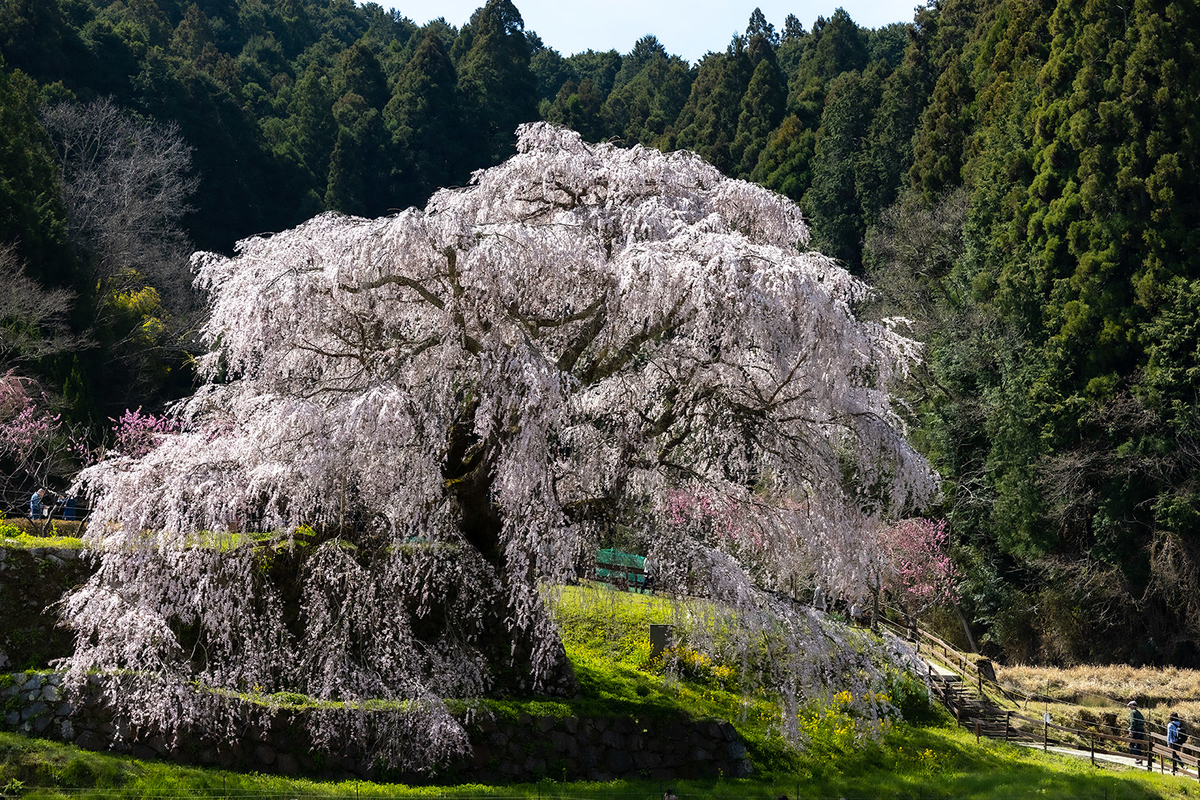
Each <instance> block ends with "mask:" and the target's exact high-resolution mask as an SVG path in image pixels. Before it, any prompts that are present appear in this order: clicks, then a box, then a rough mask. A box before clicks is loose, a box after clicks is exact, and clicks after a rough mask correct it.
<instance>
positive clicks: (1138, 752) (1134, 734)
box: [1129, 700, 1146, 766]
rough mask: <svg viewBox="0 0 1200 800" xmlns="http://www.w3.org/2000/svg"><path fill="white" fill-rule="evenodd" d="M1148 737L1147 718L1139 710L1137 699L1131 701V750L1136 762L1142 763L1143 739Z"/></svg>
mask: <svg viewBox="0 0 1200 800" xmlns="http://www.w3.org/2000/svg"><path fill="white" fill-rule="evenodd" d="M1145 738H1146V718H1145V717H1143V716H1142V712H1141V711H1139V710H1138V704H1137V700H1130V701H1129V740H1130V741H1129V752H1131V753H1133V757H1134V758H1135V759H1136V760H1135V761H1134V763H1135V764H1138V765H1139V766H1140V765H1141V763H1142V740H1143V739H1145Z"/></svg>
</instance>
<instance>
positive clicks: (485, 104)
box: [458, 0, 537, 167]
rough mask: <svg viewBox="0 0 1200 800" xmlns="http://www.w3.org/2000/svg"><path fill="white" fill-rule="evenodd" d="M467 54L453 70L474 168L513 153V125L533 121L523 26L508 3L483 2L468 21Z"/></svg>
mask: <svg viewBox="0 0 1200 800" xmlns="http://www.w3.org/2000/svg"><path fill="white" fill-rule="evenodd" d="M472 28H473V29H474V36H473V39H472V42H471V49H470V50H469V51H468V52H467V53H466V55H465V56H463V60H462V64H461V65H460V67H459V70H458V85H459V91H460V93H461V95H462V99H463V104H464V108H465V109H466V114H465V119H466V123H467V129H468V130H470V131H471V132H472V133H473V135H474V140H473V141H472V142H471V145H470V148H469V161H470V163H471V165H472V166H473V167H482V166H485V165H490V164H496V163H499V162H500V161H501V160H502V159H504V158H505V157H507V156H508V155H510V154H511V153H512V151H513V147H514V142H515V133H516V129H517V125H519V124H520V123H522V122H529V121H530V120H533V119H536V118H537V80H536V78H534V75H533V72H532V71H531V70H530V68H529V58H530V47H529V40H528V39H527V38H526V36H525V23H524V21H523V20H522V19H521V14H520V12H519V11H517V9H516V7H515V6H514V5H513V4H512V3H511V2H510V0H488V3H487V5H485V6H484V7H483V9H482V10H481V12H480V13H479V16H478V19H477V20H476V21H473V22H472Z"/></svg>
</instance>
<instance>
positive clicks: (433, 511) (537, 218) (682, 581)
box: [65, 123, 935, 766]
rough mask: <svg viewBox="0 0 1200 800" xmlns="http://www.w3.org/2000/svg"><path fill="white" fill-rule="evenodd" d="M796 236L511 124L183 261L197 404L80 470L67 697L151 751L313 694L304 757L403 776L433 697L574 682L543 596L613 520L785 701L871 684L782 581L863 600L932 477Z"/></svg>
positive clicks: (623, 153) (755, 212)
mask: <svg viewBox="0 0 1200 800" xmlns="http://www.w3.org/2000/svg"><path fill="white" fill-rule="evenodd" d="M807 242H808V230H807V229H806V227H805V224H804V222H803V221H802V219H801V215H800V212H799V210H798V209H797V208H796V206H795V205H794V204H792V203H791V202H789V201H788V200H786V199H785V198H783V197H781V196H779V195H777V194H774V193H772V192H770V191H767V190H765V189H763V188H761V187H758V186H755V185H753V184H750V183H746V182H742V181H736V180H730V179H727V178H725V177H723V176H722V175H721V174H720V173H719V172H718V171H717V170H716V169H714V168H713V167H711V166H709V165H707V164H705V163H703V162H702V161H701V160H700V159H699V158H698V157H697V156H695V155H694V154H691V153H686V152H677V153H672V154H662V153H659V152H657V151H654V150H648V149H644V148H642V147H634V148H632V149H620V148H617V147H614V146H611V145H607V144H601V145H593V144H587V143H585V142H583V141H582V140H581V139H580V138H579V136H578V135H577V134H575V133H572V132H570V131H565V130H560V129H556V128H553V127H551V126H549V125H546V124H542V123H538V124H531V125H526V126H522V128H521V129H520V130H519V146H518V153H517V155H515V156H514V157H512V158H511V159H509V160H508V161H507V162H505V163H503V164H501V165H499V166H497V167H493V168H491V169H488V170H483V171H480V172H477V173H476V174H475V175H474V176H473V179H472V181H471V183H470V185H469V186H467V187H466V188H463V189H456V190H444V191H441V192H439V193H437V194H436V195H434V197H433V198H432V199H431V200H430V201H429V204H428V206H427V207H426V208H425V209H424V210H416V209H410V210H408V211H405V212H403V213H400V214H397V215H395V216H391V217H387V218H383V219H377V220H368V219H360V218H353V217H345V216H340V215H335V214H325V215H322V216H319V217H316V218H315V219H312V220H310V221H309V222H307V223H305V224H303V225H301V226H299V227H298V228H296V229H294V230H290V231H287V232H283V233H278V234H275V235H272V236H263V237H256V238H252V239H248V240H245V241H243V242H241V243H240V244H239V246H238V249H237V254H236V255H235V256H234V257H232V258H226V257H222V256H218V255H213V254H200V255H197V256H196V257H195V258H194V266H195V269H196V271H197V274H198V279H197V281H198V285H199V286H200V288H201V289H203V290H205V291H207V293H208V297H209V307H210V313H211V316H210V321H209V323H208V325H207V327H206V329H205V336H206V339H207V342H208V343H209V345H210V346H211V351H210V352H209V353H208V354H207V355H206V356H204V357H203V358H202V359H201V360H200V371H201V374H202V376H203V377H204V378H205V380H206V383H205V385H204V386H203V387H202V388H201V389H200V390H199V391H198V392H197V393H196V394H195V395H194V396H193V397H192V398H191V399H189V400H188V401H186V402H185V403H183V404H182V405H181V407H180V409H179V410H178V422H179V424H180V426H181V427H180V429H179V430H178V431H177V432H171V433H166V434H162V435H160V436H159V437H158V440H159V441H158V444H157V446H156V447H155V448H154V449H152V450H150V452H148V453H146V454H144V455H141V456H140V457H137V458H133V457H130V456H127V455H120V454H117V455H114V456H113V457H110V458H108V459H106V460H104V461H103V462H101V463H99V464H98V465H96V466H94V467H91V468H89V469H88V470H86V471H85V472H84V473H83V474H82V476H81V482H82V483H83V484H84V485H85V486H86V487H87V489H88V491H89V492H90V495H91V498H92V505H93V509H94V510H93V517H92V519H93V522H92V524H91V526H90V533H89V534H88V535H89V536H90V537H91V539H92V541H93V543H94V544H95V545H97V546H98V547H99V548H100V549H101V550H102V552H103V562H102V566H101V567H100V569H99V571H98V572H97V573H96V575H95V577H94V578H93V579H92V580H91V582H90V583H88V584H87V585H86V586H85V587H83V588H81V589H80V590H78V591H77V592H75V594H74V595H73V596H71V597H70V598H69V599H68V600H67V601H66V603H65V612H66V613H65V616H66V618H67V619H68V621H69V624H70V625H72V626H73V627H74V629H75V631H76V633H77V651H76V653H75V655H74V656H73V658H72V659H70V662H69V667H70V670H71V674H72V675H73V676H74V677H75V680H76V681H77V682H78V681H81V680H83V676H84V675H85V673H88V672H91V673H92V674H100V675H104V676H108V677H106V678H103V679H102V682H103V683H104V688H105V690H106V691H107V692H108V695H109V699H110V702H112V703H113V704H114V706H115V707H116V708H117V709H118V710H120V711H121V713H123V714H126V715H127V716H128V717H129V718H130V719H131V720H132V722H133V723H134V724H135V725H140V726H157V727H159V728H163V729H167V730H178V729H179V727H180V726H181V725H190V724H199V723H202V724H204V725H207V726H209V727H210V728H211V727H213V726H217V727H216V729H218V730H219V729H220V727H219V726H220V724H221V723H222V721H224V723H225V724H226V725H227V726H229V729H230V730H232V727H233V725H234V721H233V719H232V717H231V716H229V713H230V712H228V711H226V710H224V709H226V708H227V707H228V703H227V702H225V701H226V699H227V698H228V696H229V695H231V694H235V693H241V692H247V691H251V690H253V691H255V692H259V693H261V694H264V695H270V694H271V693H274V692H282V691H288V692H303V693H305V694H307V695H309V696H310V697H313V698H316V699H321V700H329V701H338V702H337V703H336V704H333V703H330V705H329V709H328V710H326V711H318V712H314V713H313V714H311V715H310V716H311V718H312V720H311V727H312V730H313V736H314V739H315V741H316V742H317V743H318V744H321V743H326V744H333V743H335V742H338V741H342V740H344V739H350V740H354V741H357V742H359V743H360V744H361V745H362V746H363V747H367V748H373V751H374V752H375V753H376V755H378V756H379V757H382V758H385V759H387V760H389V761H390V762H391V763H394V764H400V765H407V766H413V765H420V764H425V763H430V762H431V761H432V760H435V759H444V758H446V757H449V756H453V755H454V754H456V753H461V752H463V751H464V749H465V748H466V747H467V743H466V739H465V734H464V732H463V728H462V724H461V721H460V720H459V718H458V717H456V716H454V715H451V714H450V713H448V712H447V711H446V708H445V706H444V705H443V704H442V698H446V697H467V696H474V695H478V694H480V693H483V692H488V691H496V690H512V691H521V690H525V691H560V692H564V691H565V692H570V691H572V690H573V684H572V676H571V674H570V668H569V666H568V665H567V664H566V662H565V658H564V655H563V650H562V647H561V645H560V643H559V640H558V637H557V634H556V631H555V629H554V625H553V622H552V620H551V619H550V618H549V616H548V615H547V613H546V611H545V605H544V598H543V596H542V592H543V591H545V589H544V587H549V586H554V585H558V584H561V583H562V582H564V581H566V580H568V579H569V578H571V577H572V576H573V575H574V574H575V570H576V568H577V567H578V566H579V565H580V563H581V559H582V561H583V562H584V563H586V562H587V561H588V559H589V557H590V555H591V554H593V553H594V548H595V546H596V544H597V543H598V542H602V541H604V537H605V536H607V535H609V534H610V533H611V532H612V531H613V530H615V529H617V528H619V529H620V530H622V531H625V532H627V534H628V535H631V536H634V537H635V538H637V539H638V541H639V542H641V546H642V547H645V548H646V551H647V552H649V553H650V556H651V558H652V559H653V560H654V563H656V564H657V565H658V566H659V575H660V580H661V581H662V583H663V584H665V585H670V584H672V583H675V584H676V585H678V586H684V585H687V586H688V587H690V589H691V591H693V592H700V593H703V594H705V595H706V596H707V597H708V598H709V599H710V600H711V601H713V602H714V603H718V604H721V605H722V606H723V607H734V608H737V609H739V614H737V615H736V616H737V620H738V624H739V625H744V626H750V627H754V626H758V630H765V629H768V628H769V629H770V630H771V631H772V634H771V641H772V642H773V644H772V645H771V646H772V647H773V648H775V650H774V651H773V652H772V654H771V657H770V658H769V659H768V661H769V662H770V664H769V665H762V664H760V665H759V666H760V667H761V669H760V670H759V672H760V673H761V674H762V675H763V676H764V677H763V681H764V684H766V685H769V686H770V687H771V688H772V689H774V690H775V691H776V692H777V693H778V694H779V696H780V697H782V698H783V699H784V700H785V703H793V704H794V703H795V702H799V700H798V699H797V698H803V697H811V696H813V693H817V692H821V691H828V690H829V688H830V687H831V686H832V685H833V684H836V683H837V682H838V681H839V680H841V681H843V682H849V683H853V682H855V681H857V682H865V683H869V681H870V675H878V673H877V672H874V673H873V672H871V669H870V665H869V664H863V663H859V662H858V661H854V659H861V656H858V655H854V654H853V652H852V651H853V648H846V647H842V646H841V645H842V644H844V642H841V641H840V640H839V639H838V635H837V634H830V633H829V632H828V630H826V629H824V628H823V627H822V625H821V624H820V623H819V621H818V620H816V619H815V618H814V617H813V616H812V615H811V614H810V612H808V611H807V610H806V609H803V608H799V607H797V606H795V604H793V603H791V602H790V601H788V600H787V598H786V597H784V595H783V593H782V592H780V591H778V590H781V589H786V588H788V587H791V586H795V585H798V582H800V581H811V580H812V579H813V576H814V575H815V576H817V579H818V580H819V581H820V582H821V583H822V585H824V586H826V587H830V588H833V589H834V590H838V591H844V592H847V593H861V592H862V591H863V590H864V587H865V582H866V576H867V574H868V572H869V570H870V568H871V565H872V564H873V563H875V559H876V557H877V555H878V550H877V544H876V541H875V537H874V534H873V533H872V532H873V531H876V530H878V529H879V525H880V520H881V519H883V518H884V517H886V516H889V515H898V514H900V513H902V512H903V510H905V509H908V508H910V507H912V506H919V505H921V504H922V503H923V502H924V501H925V500H927V499H928V498H929V496H930V495H931V493H932V492H933V491H934V490H935V482H934V479H933V478H934V476H933V475H932V474H931V471H930V469H929V467H928V466H927V464H926V463H925V461H924V460H923V459H921V458H920V457H919V456H918V455H917V454H916V453H915V452H914V451H913V450H912V449H911V448H910V447H909V445H908V444H907V443H906V442H905V440H904V437H903V435H902V430H901V423H900V421H899V419H898V417H897V416H896V415H895V414H894V413H893V410H892V406H891V401H890V398H889V395H888V386H889V383H890V382H891V381H892V380H893V378H894V377H896V376H897V375H898V374H901V373H903V372H904V371H905V370H906V369H907V368H908V366H909V364H910V363H911V362H912V361H913V360H914V359H915V358H916V355H917V354H916V350H915V345H914V343H913V342H911V341H909V340H907V339H905V338H903V337H902V336H900V335H898V334H897V333H895V332H894V331H893V330H891V329H890V328H889V327H888V326H887V325H881V324H876V323H869V322H861V321H859V320H857V319H856V318H855V316H854V314H853V310H852V309H853V306H854V304H855V303H856V302H857V301H859V300H861V299H863V298H864V296H865V295H866V293H867V287H866V286H865V285H864V284H863V283H861V282H860V281H858V280H857V279H855V278H853V277H852V276H851V275H850V274H849V273H847V272H846V271H845V270H844V269H842V268H841V267H839V266H838V265H837V264H836V263H835V262H833V261H832V260H830V259H828V258H826V257H824V256H822V255H820V254H818V253H815V252H812V251H809V250H807V249H806V243H807ZM297 554H299V555H297ZM280 559H283V560H285V561H287V560H289V559H290V561H288V563H294V565H295V574H296V577H295V582H296V588H295V589H294V595H293V596H295V597H298V598H299V601H298V608H299V611H298V613H293V612H289V610H288V609H289V607H290V606H287V604H285V603H284V600H283V594H284V592H283V590H282V589H280V588H279V585H278V582H277V581H276V582H273V581H272V579H270V577H269V576H270V573H271V569H272V568H273V567H272V566H271V565H273V564H276V563H277V562H278V561H279V560H280ZM268 562H269V563H268ZM264 564H266V566H265V567H264ZM264 576H266V577H264ZM761 640H762V637H759V639H758V640H756V641H759V643H760V644H761ZM697 646H700V644H697ZM713 646H717V645H716V644H714V645H713ZM756 646H757V645H756ZM839 676H840V677H839ZM864 676H865V677H864ZM93 680H94V681H95V680H96V679H95V678H94V679H93ZM868 688H869V687H867V686H865V685H864V686H863V689H864V691H862V692H856V693H855V697H856V698H857V697H862V698H867V697H874V695H872V694H871V692H870V691H867V689H868ZM372 699H376V700H378V699H383V700H392V701H395V703H396V705H395V709H396V710H395V712H394V713H391V714H381V713H367V711H366V705H365V704H366V701H367V700H372ZM863 702H864V703H868V704H869V703H870V702H874V701H868V700H866V699H864V700H863ZM789 708H790V709H791V711H792V712H794V705H792V706H789ZM867 710H868V711H870V710H871V709H867ZM788 717H789V713H786V712H785V714H784V720H783V727H784V729H785V731H787V732H790V733H791V734H792V735H793V736H794V735H796V729H795V713H790V718H791V723H790V724H789V722H788Z"/></svg>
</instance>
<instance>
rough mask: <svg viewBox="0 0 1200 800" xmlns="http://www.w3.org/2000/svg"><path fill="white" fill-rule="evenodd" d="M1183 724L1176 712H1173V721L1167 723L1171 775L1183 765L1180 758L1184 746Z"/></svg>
mask: <svg viewBox="0 0 1200 800" xmlns="http://www.w3.org/2000/svg"><path fill="white" fill-rule="evenodd" d="M1182 733H1183V723H1182V722H1180V721H1179V715H1178V714H1176V713H1175V712H1174V711H1172V712H1171V721H1170V722H1168V723H1167V747H1170V748H1171V774H1172V775H1174V774H1175V771H1176V770H1177V769H1179V766H1180V765H1181V764H1182V763H1183V760H1182V759H1180V758H1179V748H1180V747H1181V746H1182V745H1183V737H1182V736H1181V735H1180V734H1182Z"/></svg>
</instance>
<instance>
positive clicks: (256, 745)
mask: <svg viewBox="0 0 1200 800" xmlns="http://www.w3.org/2000/svg"><path fill="white" fill-rule="evenodd" d="M5 678H7V679H5ZM5 684H7V685H5ZM61 684H62V676H61V675H60V674H58V673H53V672H40V673H39V672H25V673H15V674H12V675H8V676H4V675H0V687H2V688H0V707H2V709H3V727H4V728H5V729H7V730H15V731H18V732H20V733H24V734H27V735H32V736H41V737H45V738H49V739H58V740H60V741H66V742H70V743H73V744H75V745H77V746H79V747H83V748H85V749H88V750H111V751H113V752H116V753H120V754H126V755H132V756H134V757H136V758H143V759H156V758H157V759H168V760H172V761H175V762H177V763H181V764H196V765H203V766H215V767H222V768H227V769H239V770H257V771H260V772H274V773H278V774H283V775H310V776H314V777H329V778H339V779H346V778H352V777H361V778H368V779H372V778H382V779H387V780H400V781H404V782H411V783H417V782H428V781H430V776H428V775H425V774H405V773H398V772H394V771H388V770H380V769H379V768H378V767H377V766H376V765H375V764H373V763H370V762H369V761H367V760H365V759H364V757H363V756H362V754H361V753H360V752H357V750H356V748H347V749H346V750H345V751H343V752H336V753H331V752H314V751H313V749H312V748H311V747H310V745H309V744H308V736H307V734H306V733H305V731H304V730H303V728H302V727H301V726H299V725H297V724H295V722H294V720H293V719H292V718H291V715H290V714H289V713H287V712H279V713H277V714H276V715H275V716H274V717H273V718H272V719H271V721H270V722H269V723H268V724H267V725H265V726H263V727H261V728H258V729H253V728H250V729H248V730H247V732H246V733H245V734H244V735H243V736H242V737H241V738H240V739H239V740H238V741H235V742H233V743H232V744H230V743H228V742H224V741H216V740H212V739H209V738H206V737H204V736H203V735H202V734H195V735H192V736H190V737H185V738H184V740H183V741H181V742H178V743H176V744H174V745H172V744H170V743H168V742H167V740H166V739H165V738H163V737H162V736H156V735H153V734H152V733H150V734H147V733H140V734H139V733H137V732H133V731H130V730H128V729H127V728H124V727H122V726H121V725H120V723H119V722H116V721H114V720H113V718H112V715H111V713H110V712H109V711H108V709H107V708H106V707H104V706H103V705H101V704H99V703H97V702H95V701H94V700H92V699H85V700H84V701H81V702H80V703H79V704H73V703H71V702H69V701H67V700H66V699H65V698H64V694H63V690H62V688H61ZM468 731H469V734H470V741H471V748H472V752H471V754H470V756H469V757H468V758H466V759H464V760H462V761H460V762H459V763H456V764H452V765H449V766H448V767H447V768H446V769H444V770H442V771H441V772H440V774H438V775H437V776H435V777H434V780H436V781H438V782H454V783H459V782H478V783H508V782H513V783H517V782H528V781H536V780H539V779H541V778H547V777H548V778H554V779H564V780H593V781H609V780H613V779H615V778H650V779H660V780H676V779H683V778H715V777H718V776H720V775H726V776H734V777H740V776H744V775H748V774H750V773H751V772H752V771H753V767H752V765H751V763H750V760H749V756H748V754H747V751H746V746H745V744H744V743H743V741H742V740H741V737H740V736H739V735H738V733H737V731H736V730H735V729H734V728H733V726H732V725H730V724H729V723H728V722H722V721H716V720H692V719H687V718H678V719H666V720H663V719H655V720H653V721H649V720H638V719H634V718H631V717H624V716H617V717H594V718H581V717H574V716H531V715H528V714H521V715H520V716H519V717H517V718H516V719H510V720H504V719H496V718H487V717H483V718H480V719H477V720H476V721H475V722H473V723H472V724H471V725H470V726H469V727H468Z"/></svg>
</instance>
